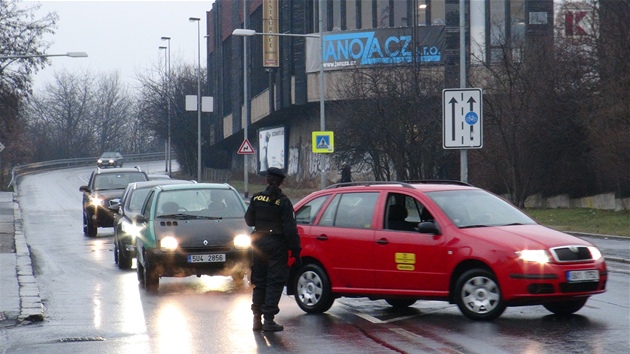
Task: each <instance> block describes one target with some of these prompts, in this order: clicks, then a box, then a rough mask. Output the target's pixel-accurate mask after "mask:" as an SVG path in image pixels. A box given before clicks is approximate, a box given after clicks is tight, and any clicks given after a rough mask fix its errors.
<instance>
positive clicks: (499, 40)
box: [490, 0, 506, 62]
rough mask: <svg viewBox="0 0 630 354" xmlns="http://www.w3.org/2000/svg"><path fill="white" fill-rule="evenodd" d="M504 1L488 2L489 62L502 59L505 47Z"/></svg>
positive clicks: (491, 0)
mask: <svg viewBox="0 0 630 354" xmlns="http://www.w3.org/2000/svg"><path fill="white" fill-rule="evenodd" d="M505 1H506V0H490V60H491V61H492V62H494V61H500V60H502V59H503V57H504V56H505V55H504V49H505V48H504V47H505V39H506V37H505V9H506V7H505V4H506V3H505Z"/></svg>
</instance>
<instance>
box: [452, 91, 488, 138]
mask: <svg viewBox="0 0 630 354" xmlns="http://www.w3.org/2000/svg"><path fill="white" fill-rule="evenodd" d="M442 104H443V106H442V113H443V114H442V116H443V121H442V127H443V130H442V144H443V146H444V148H445V149H475V148H476V149H478V148H481V146H482V145H483V124H482V117H483V98H482V92H481V89H478V88H470V89H445V90H443V91H442Z"/></svg>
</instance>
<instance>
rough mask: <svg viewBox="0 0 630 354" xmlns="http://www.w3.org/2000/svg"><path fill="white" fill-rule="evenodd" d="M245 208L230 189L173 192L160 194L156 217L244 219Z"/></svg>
mask: <svg viewBox="0 0 630 354" xmlns="http://www.w3.org/2000/svg"><path fill="white" fill-rule="evenodd" d="M243 215H245V207H244V206H243V202H242V199H241V198H240V197H239V196H238V194H237V193H236V192H234V191H233V190H228V189H190V190H173V191H164V192H162V193H160V196H159V199H158V208H157V213H156V217H158V218H159V217H175V218H188V217H203V218H242V217H243Z"/></svg>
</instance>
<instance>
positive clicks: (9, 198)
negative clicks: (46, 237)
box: [0, 192, 44, 327]
mask: <svg viewBox="0 0 630 354" xmlns="http://www.w3.org/2000/svg"><path fill="white" fill-rule="evenodd" d="M43 319H44V308H43V306H42V300H41V298H40V296H39V288H38V286H37V282H36V280H35V276H33V268H32V266H31V254H30V251H29V248H28V245H27V244H26V239H25V237H24V231H23V230H22V217H21V214H20V208H19V205H18V204H17V203H16V202H15V201H14V200H13V193H12V192H0V327H7V326H14V325H17V324H21V323H24V322H33V321H43Z"/></svg>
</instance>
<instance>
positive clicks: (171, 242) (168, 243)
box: [160, 236, 178, 252]
mask: <svg viewBox="0 0 630 354" xmlns="http://www.w3.org/2000/svg"><path fill="white" fill-rule="evenodd" d="M177 244H178V242H177V239H176V238H175V237H173V236H166V237H164V238H163V239H161V240H160V249H161V250H162V251H166V252H168V251H175V250H176V249H177Z"/></svg>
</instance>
